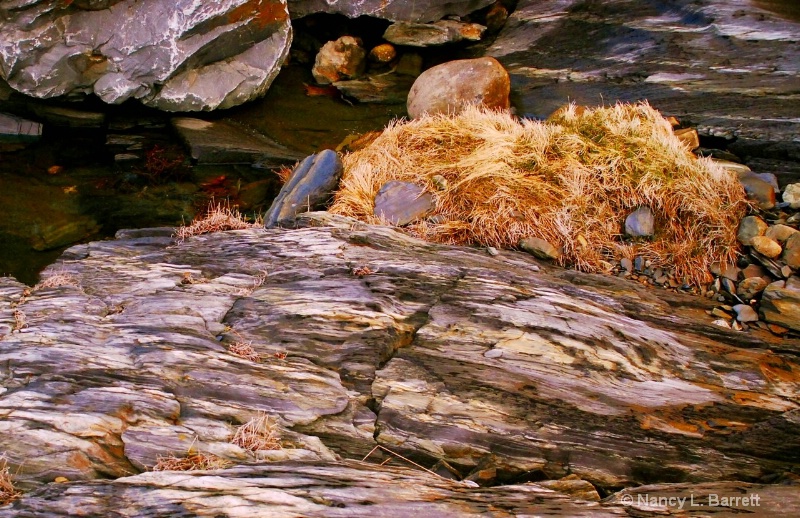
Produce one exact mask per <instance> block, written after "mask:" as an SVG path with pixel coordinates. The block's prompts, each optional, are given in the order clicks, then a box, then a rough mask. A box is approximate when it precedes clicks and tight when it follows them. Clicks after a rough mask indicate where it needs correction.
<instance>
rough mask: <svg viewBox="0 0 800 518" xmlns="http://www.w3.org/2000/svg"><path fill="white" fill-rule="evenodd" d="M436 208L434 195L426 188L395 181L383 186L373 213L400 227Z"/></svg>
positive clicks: (376, 197) (376, 199) (376, 198)
mask: <svg viewBox="0 0 800 518" xmlns="http://www.w3.org/2000/svg"><path fill="white" fill-rule="evenodd" d="M435 207H436V203H435V201H434V199H433V195H432V194H431V193H429V192H427V191H426V190H425V187H423V186H421V185H417V184H414V183H410V182H401V181H396V180H394V181H391V182H386V183H385V184H383V185H382V186H381V188H380V190H379V191H378V194H377V195H376V196H375V209H374V210H373V213H374V214H375V215H376V216H377V217H379V218H381V219H383V220H385V221H386V222H388V223H389V224H391V225H396V226H398V227H400V226H403V225H407V224H409V223H411V222H412V221H416V220H418V219H420V218H422V217H424V216H425V214H427V213H429V212H430V211H432V210H433V209H434V208H435Z"/></svg>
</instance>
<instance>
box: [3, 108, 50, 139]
mask: <svg viewBox="0 0 800 518" xmlns="http://www.w3.org/2000/svg"><path fill="white" fill-rule="evenodd" d="M41 136H42V125H41V124H39V123H38V122H33V121H29V120H26V119H23V118H21V117H17V116H15V115H10V114H7V113H0V142H9V141H13V142H35V141H36V140H39V138H40V137H41Z"/></svg>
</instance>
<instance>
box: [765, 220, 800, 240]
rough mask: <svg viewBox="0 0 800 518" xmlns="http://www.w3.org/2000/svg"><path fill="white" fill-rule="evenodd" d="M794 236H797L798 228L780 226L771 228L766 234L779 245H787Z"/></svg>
mask: <svg viewBox="0 0 800 518" xmlns="http://www.w3.org/2000/svg"><path fill="white" fill-rule="evenodd" d="M793 234H797V229H796V228H792V227H790V226H787V225H780V224H778V225H772V226H770V227H769V228H768V229H767V231H766V232H765V233H764V235H765V236H766V237H768V238H770V239H773V240H775V241H777V242H778V243H785V242H786V240H787V239H789V238H790V237H791V236H792V235H793Z"/></svg>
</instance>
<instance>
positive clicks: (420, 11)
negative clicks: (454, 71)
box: [289, 0, 494, 23]
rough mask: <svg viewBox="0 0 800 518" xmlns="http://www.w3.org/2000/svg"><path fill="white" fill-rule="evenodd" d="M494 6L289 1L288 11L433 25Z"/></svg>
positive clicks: (457, 1)
mask: <svg viewBox="0 0 800 518" xmlns="http://www.w3.org/2000/svg"><path fill="white" fill-rule="evenodd" d="M492 3H494V0H450V1H447V2H441V1H437V0H417V1H414V2H408V1H407V0H360V1H358V2H353V1H352V0H289V11H290V12H291V13H292V18H294V19H297V18H300V17H303V16H307V15H309V14H314V13H331V14H343V15H345V16H347V17H349V18H358V17H359V16H373V17H376V18H384V19H386V20H393V21H405V22H422V23H425V22H435V21H436V20H441V19H442V18H444V17H445V16H448V15H455V16H464V15H465V14H469V13H471V12H473V11H476V10H478V9H481V8H483V7H486V6H487V5H491V4H492Z"/></svg>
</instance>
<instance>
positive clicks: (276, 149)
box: [172, 117, 302, 168]
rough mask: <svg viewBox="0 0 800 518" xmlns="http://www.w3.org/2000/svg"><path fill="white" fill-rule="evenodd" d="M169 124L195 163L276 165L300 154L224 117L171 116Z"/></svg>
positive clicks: (289, 161)
mask: <svg viewBox="0 0 800 518" xmlns="http://www.w3.org/2000/svg"><path fill="white" fill-rule="evenodd" d="M172 126H173V127H174V128H175V131H177V132H178V136H179V137H180V139H181V140H183V142H184V143H185V144H186V146H187V147H188V148H189V153H190V155H191V157H192V160H193V161H195V162H197V163H198V164H253V163H256V162H259V163H260V166H261V167H265V168H267V167H276V166H279V165H282V164H289V163H293V162H295V161H297V160H299V159H300V158H302V157H301V156H300V155H299V154H298V153H296V152H294V151H292V150H290V149H288V148H287V147H285V146H283V145H281V144H279V143H277V142H275V141H274V140H272V139H270V138H268V137H266V136H264V135H261V134H258V133H255V132H253V131H248V130H246V129H244V128H242V127H241V126H238V125H236V124H234V123H232V122H228V121H224V120H221V121H206V120H202V119H194V118H190V117H176V118H174V119H172Z"/></svg>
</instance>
